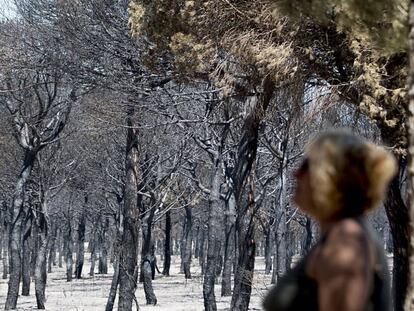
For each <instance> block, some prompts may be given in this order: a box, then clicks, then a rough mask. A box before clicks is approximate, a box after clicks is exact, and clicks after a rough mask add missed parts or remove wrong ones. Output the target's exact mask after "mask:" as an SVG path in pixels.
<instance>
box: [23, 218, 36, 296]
mask: <svg viewBox="0 0 414 311" xmlns="http://www.w3.org/2000/svg"><path fill="white" fill-rule="evenodd" d="M31 232H32V220H31V217H30V216H29V215H26V219H25V221H24V232H23V258H22V296H29V295H30V253H31V251H35V249H33V250H31V247H30V244H32V243H30V235H31ZM32 239H33V238H32Z"/></svg>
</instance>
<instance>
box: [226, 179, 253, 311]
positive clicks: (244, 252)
mask: <svg viewBox="0 0 414 311" xmlns="http://www.w3.org/2000/svg"><path fill="white" fill-rule="evenodd" d="M248 183H249V186H250V189H249V191H248V201H247V202H248V204H247V211H244V212H243V214H244V215H245V217H246V218H244V219H241V218H240V217H237V218H236V232H238V249H239V254H238V265H237V268H236V273H235V276H234V289H233V295H232V300H231V310H243V311H247V310H248V308H249V303H250V295H251V292H252V281H253V271H254V260H255V254H256V241H255V230H256V226H255V222H254V217H255V216H254V214H255V205H254V185H253V181H252V178H251V177H249V178H248ZM243 229H244V230H245V231H244V230H243Z"/></svg>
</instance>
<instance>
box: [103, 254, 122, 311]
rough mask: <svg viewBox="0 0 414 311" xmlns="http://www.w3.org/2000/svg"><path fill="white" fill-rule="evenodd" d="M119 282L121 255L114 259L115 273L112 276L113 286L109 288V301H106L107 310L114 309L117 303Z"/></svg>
mask: <svg viewBox="0 0 414 311" xmlns="http://www.w3.org/2000/svg"><path fill="white" fill-rule="evenodd" d="M118 284H119V255H118V254H117V255H116V256H115V259H114V275H113V277H112V282H111V288H110V290H109V295H108V301H107V302H106V307H105V311H112V310H113V308H114V305H115V298H116V290H117V288H118Z"/></svg>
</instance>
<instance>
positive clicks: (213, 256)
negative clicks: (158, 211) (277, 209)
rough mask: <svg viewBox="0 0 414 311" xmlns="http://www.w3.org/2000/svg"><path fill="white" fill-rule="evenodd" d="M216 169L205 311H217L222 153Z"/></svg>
mask: <svg viewBox="0 0 414 311" xmlns="http://www.w3.org/2000/svg"><path fill="white" fill-rule="evenodd" d="M213 163H214V167H213V169H212V176H211V192H210V199H209V205H210V206H209V207H210V210H209V216H208V242H207V243H208V245H207V264H206V268H205V272H204V284H203V297H204V310H209V311H216V310H217V305H216V297H215V294H214V284H215V278H216V268H217V261H218V257H219V256H220V247H221V242H222V238H223V237H222V234H221V232H222V231H223V224H222V222H223V220H222V217H223V216H222V215H223V214H224V210H223V206H222V205H223V204H222V202H221V199H220V184H221V178H220V177H221V176H220V165H221V152H218V156H217V158H216V159H214V162H213Z"/></svg>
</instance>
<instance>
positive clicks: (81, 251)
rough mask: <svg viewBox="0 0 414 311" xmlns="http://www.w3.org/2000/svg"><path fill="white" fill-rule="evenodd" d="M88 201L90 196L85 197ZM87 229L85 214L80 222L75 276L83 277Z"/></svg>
mask: <svg viewBox="0 0 414 311" xmlns="http://www.w3.org/2000/svg"><path fill="white" fill-rule="evenodd" d="M87 202H88V198H87V197H85V205H86V204H87ZM85 208H86V207H85ZM85 229H86V219H85V215H82V216H81V218H80V219H79V224H78V230H77V231H78V234H77V236H78V243H77V248H76V265H75V278H77V279H81V278H82V269H83V262H84V258H85Z"/></svg>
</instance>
